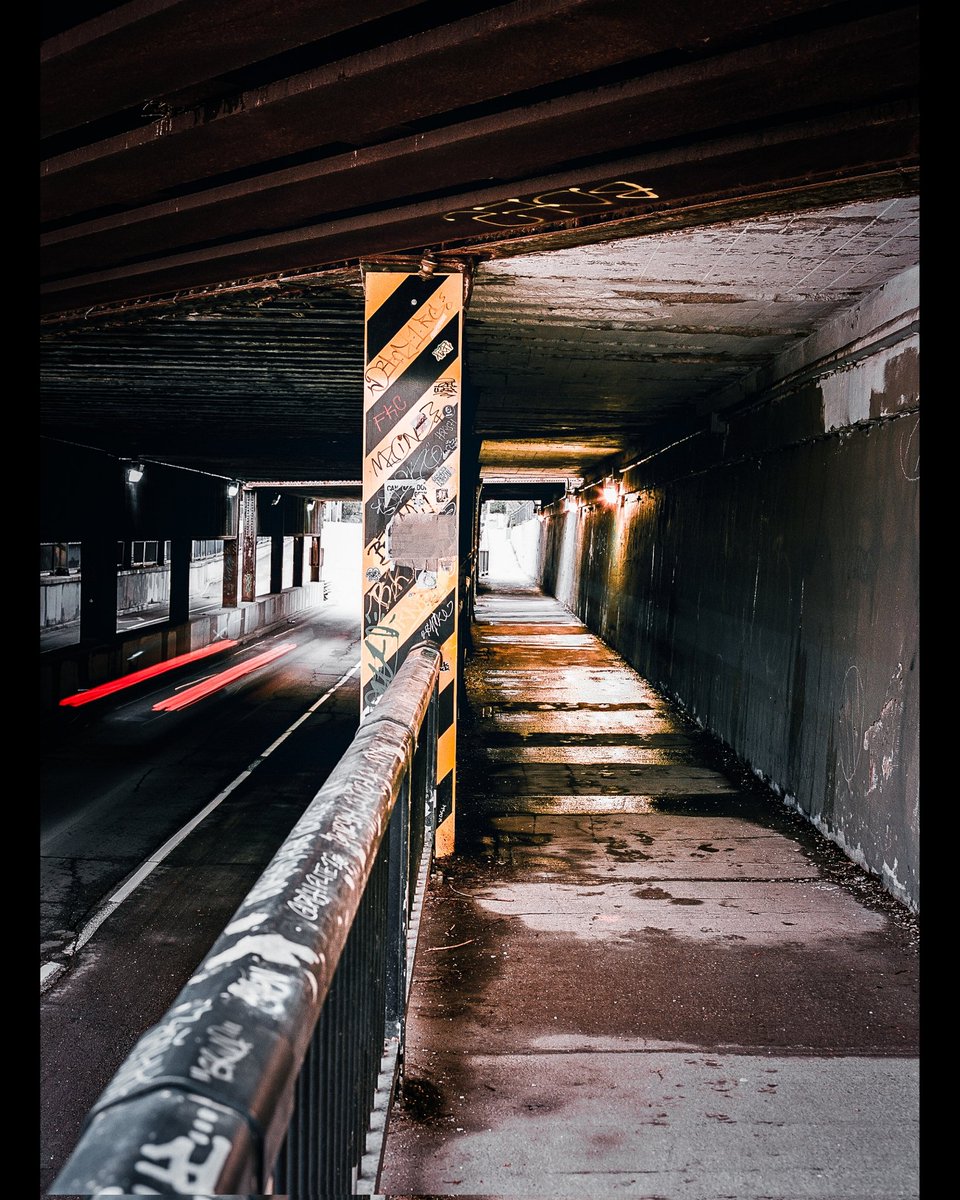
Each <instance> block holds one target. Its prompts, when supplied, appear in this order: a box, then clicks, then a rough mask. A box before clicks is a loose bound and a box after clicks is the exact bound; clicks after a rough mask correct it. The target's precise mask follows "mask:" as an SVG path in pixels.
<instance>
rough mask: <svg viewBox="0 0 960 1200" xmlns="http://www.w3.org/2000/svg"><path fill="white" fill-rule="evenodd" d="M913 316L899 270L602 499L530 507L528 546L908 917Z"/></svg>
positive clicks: (908, 282) (596, 625)
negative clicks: (532, 525)
mask: <svg viewBox="0 0 960 1200" xmlns="http://www.w3.org/2000/svg"><path fill="white" fill-rule="evenodd" d="M918 324H919V322H918V308H917V287H916V276H915V273H913V272H907V273H906V274H905V276H903V277H900V278H898V279H897V280H895V281H893V283H892V284H890V285H887V287H886V288H885V289H881V292H879V293H875V294H874V296H872V297H870V298H868V300H867V301H864V302H863V303H862V304H861V305H860V306H858V308H857V309H856V310H854V311H853V312H848V313H846V314H844V315H843V317H842V318H840V319H837V320H835V321H834V322H833V324H832V326H830V327H827V328H826V329H825V330H823V331H821V332H820V333H819V334H818V335H816V336H815V337H814V338H811V339H808V341H807V343H806V344H805V345H804V346H803V347H801V348H795V350H794V351H791V353H790V355H788V356H785V357H784V359H783V360H782V361H781V362H780V363H779V364H777V368H775V369H774V370H773V371H767V372H766V373H765V375H764V376H763V377H762V378H760V379H759V380H757V381H755V382H758V383H759V384H760V385H761V386H760V387H759V388H758V390H757V391H756V392H755V393H754V396H753V398H752V399H750V398H749V392H748V390H747V388H746V387H744V392H743V396H742V397H738V399H740V405H739V407H737V406H736V405H734V406H733V407H731V408H728V409H726V410H723V420H718V419H716V418H715V419H714V421H713V426H714V428H713V431H712V432H711V431H710V430H709V429H707V430H705V431H703V432H697V433H695V434H694V435H687V436H686V437H684V438H683V439H678V442H677V444H675V445H673V446H671V447H667V448H665V449H664V450H663V452H661V453H658V454H654V455H652V456H649V457H648V459H647V461H645V462H643V463H641V464H638V465H636V466H634V467H633V468H632V469H631V470H629V471H625V472H623V474H622V479H623V481H624V492H625V495H624V496H623V498H622V499H621V501H620V502H619V503H618V504H616V505H615V506H613V507H610V506H607V505H604V504H602V503H599V502H593V501H595V500H596V497H597V495H598V493H597V491H596V489H595V490H594V492H592V493H588V494H587V495H586V499H587V500H588V501H591V502H590V503H588V504H586V505H584V506H583V507H581V509H580V510H579V512H571V513H565V512H562V511H561V506H559V505H557V506H554V507H553V508H552V509H550V510H548V513H547V517H546V519H545V521H544V525H543V536H542V538H541V546H540V552H539V578H540V581H541V583H542V585H543V587H544V589H545V590H546V591H548V592H551V593H553V594H554V595H556V596H557V597H558V599H560V600H561V601H562V602H563V603H564V604H565V605H566V606H567V607H568V608H570V609H571V610H572V611H573V612H575V613H576V614H577V615H578V616H579V617H580V618H581V619H582V620H583V621H584V622H585V623H586V624H587V625H589V626H590V627H591V628H592V629H593V630H595V631H596V632H597V633H598V634H600V635H601V636H602V637H603V638H604V639H605V640H606V641H607V642H609V643H610V644H611V645H612V646H614V647H615V648H616V649H617V650H618V651H619V652H620V653H621V654H623V655H624V657H625V658H626V659H627V660H628V661H629V662H630V663H632V664H633V665H634V666H635V667H636V668H637V669H638V670H639V671H640V672H641V673H642V674H644V675H645V676H646V677H647V678H649V679H650V680H651V682H653V683H654V684H656V685H657V686H659V687H660V688H661V689H663V690H664V691H665V692H667V693H668V694H670V695H671V696H672V697H674V698H675V699H676V700H677V701H678V702H679V703H680V704H681V705H682V706H683V707H684V708H685V709H686V710H687V711H688V712H689V713H690V714H691V715H692V716H693V717H694V718H695V719H696V720H697V721H698V722H699V723H700V724H701V725H702V726H704V727H705V728H707V729H709V730H711V731H712V732H713V733H715V734H716V735H717V736H719V737H720V738H721V739H722V740H723V741H724V742H725V743H727V744H728V745H729V746H730V747H731V748H732V749H733V750H734V751H735V752H736V754H737V755H738V756H739V757H740V758H741V759H743V760H745V761H746V762H747V763H748V764H749V765H750V767H751V768H752V769H753V770H754V772H755V773H756V774H757V775H759V776H760V777H761V778H762V779H764V780H765V781H766V782H767V783H768V784H769V785H770V786H771V787H772V788H773V789H774V791H776V792H777V793H778V794H779V795H781V796H782V797H783V798H784V800H785V801H786V802H787V803H789V804H791V805H793V806H795V807H796V808H797V809H798V810H799V811H801V812H803V813H804V814H806V815H807V817H809V819H810V820H811V821H812V822H813V823H814V824H815V825H816V826H817V827H818V828H819V829H820V830H821V831H822V832H823V833H825V834H826V835H827V836H828V837H829V838H831V839H832V840H834V841H835V842H837V843H838V844H839V845H840V846H842V847H843V849H844V850H845V851H846V853H847V854H848V855H849V856H850V857H851V858H852V859H854V860H855V861H857V862H858V863H860V864H861V865H862V866H864V867H866V868H867V869H868V870H870V871H872V872H874V873H875V874H877V875H878V876H880V877H881V878H882V879H883V881H884V884H885V886H886V887H887V889H888V890H889V891H890V892H891V893H892V894H894V895H895V896H897V897H898V898H899V899H900V900H902V901H903V902H904V903H906V904H907V905H908V906H909V907H911V908H913V909H917V910H918V909H919V777H918V773H919V692H918V684H919V642H918V569H919V537H918V533H919V529H918V521H919V494H918V493H919V379H918V375H919V353H918ZM746 400H749V402H748V403H744V401H746Z"/></svg>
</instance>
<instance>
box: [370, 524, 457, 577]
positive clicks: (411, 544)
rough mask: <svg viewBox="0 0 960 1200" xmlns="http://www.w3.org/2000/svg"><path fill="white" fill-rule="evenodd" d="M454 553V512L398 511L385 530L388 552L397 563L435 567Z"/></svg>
mask: <svg viewBox="0 0 960 1200" xmlns="http://www.w3.org/2000/svg"><path fill="white" fill-rule="evenodd" d="M456 553H457V517H456V513H447V514H442V513H398V514H397V515H396V516H395V517H394V518H393V520H392V521H391V522H390V526H389V528H388V530H387V554H388V555H389V556H390V558H392V559H393V561H394V562H395V563H396V564H397V565H398V566H404V567H414V568H416V569H417V570H425V569H428V568H429V569H434V570H435V569H436V563H437V560H438V559H440V558H453V557H454V556H455V555H456Z"/></svg>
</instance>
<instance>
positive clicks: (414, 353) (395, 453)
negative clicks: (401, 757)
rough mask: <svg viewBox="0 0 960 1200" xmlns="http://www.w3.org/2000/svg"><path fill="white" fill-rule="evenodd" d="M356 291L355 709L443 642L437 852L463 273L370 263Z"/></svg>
mask: <svg viewBox="0 0 960 1200" xmlns="http://www.w3.org/2000/svg"><path fill="white" fill-rule="evenodd" d="M364 289H365V297H366V304H365V334H366V350H365V358H364V361H365V368H364V376H363V393H364V403H363V422H364V435H363V544H364V550H363V650H362V655H361V667H360V686H361V717H362V715H363V714H366V713H367V712H369V711H370V709H371V708H372V707H373V706H374V705H375V704H376V703H377V700H378V699H379V698H380V696H381V695H382V694H383V692H384V690H385V688H386V687H387V686H388V685H389V683H390V680H391V679H392V678H393V676H394V675H395V674H396V672H397V670H398V668H399V666H400V664H401V663H402V662H403V660H404V658H405V656H406V654H407V652H408V651H409V649H410V647H411V646H413V645H415V644H416V643H417V642H419V641H422V640H424V639H428V640H430V641H432V642H435V643H436V644H437V646H439V648H440V652H441V656H442V668H441V676H440V727H439V729H440V740H439V745H438V748H437V836H436V853H437V854H438V855H445V854H450V853H452V851H453V827H454V817H453V813H454V794H455V782H456V780H455V765H456V712H457V616H458V607H459V605H458V581H459V537H458V530H459V520H460V495H459V490H460V410H461V354H460V349H461V340H462V328H463V280H462V276H461V275H460V274H446V275H444V274H439V273H437V274H435V275H431V276H429V277H427V278H423V277H421V276H420V274H418V273H407V272H395V271H368V272H367V273H366V275H365V278H364Z"/></svg>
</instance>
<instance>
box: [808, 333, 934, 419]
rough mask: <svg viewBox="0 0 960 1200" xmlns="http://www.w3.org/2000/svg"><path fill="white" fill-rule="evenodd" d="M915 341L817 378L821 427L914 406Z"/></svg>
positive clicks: (915, 378) (915, 394) (917, 387)
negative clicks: (820, 402)
mask: <svg viewBox="0 0 960 1200" xmlns="http://www.w3.org/2000/svg"><path fill="white" fill-rule="evenodd" d="M918 360H919V338H918V336H917V335H916V334H914V335H913V336H912V337H910V338H908V339H906V340H905V342H898V343H897V345H896V346H895V347H892V348H889V349H887V350H884V351H881V352H880V353H878V354H876V355H871V356H870V357H869V358H864V359H861V360H860V361H859V362H857V363H854V364H853V365H852V366H848V367H844V368H842V369H841V370H839V371H836V372H834V373H832V374H829V375H824V376H822V377H821V379H820V390H821V392H822V394H823V428H824V431H825V432H827V433H829V432H830V430H832V429H842V428H844V427H845V426H847V425H856V424H858V423H859V422H860V421H869V420H871V419H875V418H877V417H884V416H891V415H893V414H894V413H897V412H899V411H901V410H902V409H905V408H912V407H914V406H915V405H916V404H917V402H918V400H919V385H918V383H917V378H918V372H917V367H918Z"/></svg>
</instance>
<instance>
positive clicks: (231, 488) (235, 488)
mask: <svg viewBox="0 0 960 1200" xmlns="http://www.w3.org/2000/svg"><path fill="white" fill-rule="evenodd" d="M239 492H240V484H239V483H231V484H228V485H227V495H228V496H229V497H230V499H231V500H232V499H233V497H234V496H236V495H239Z"/></svg>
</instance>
